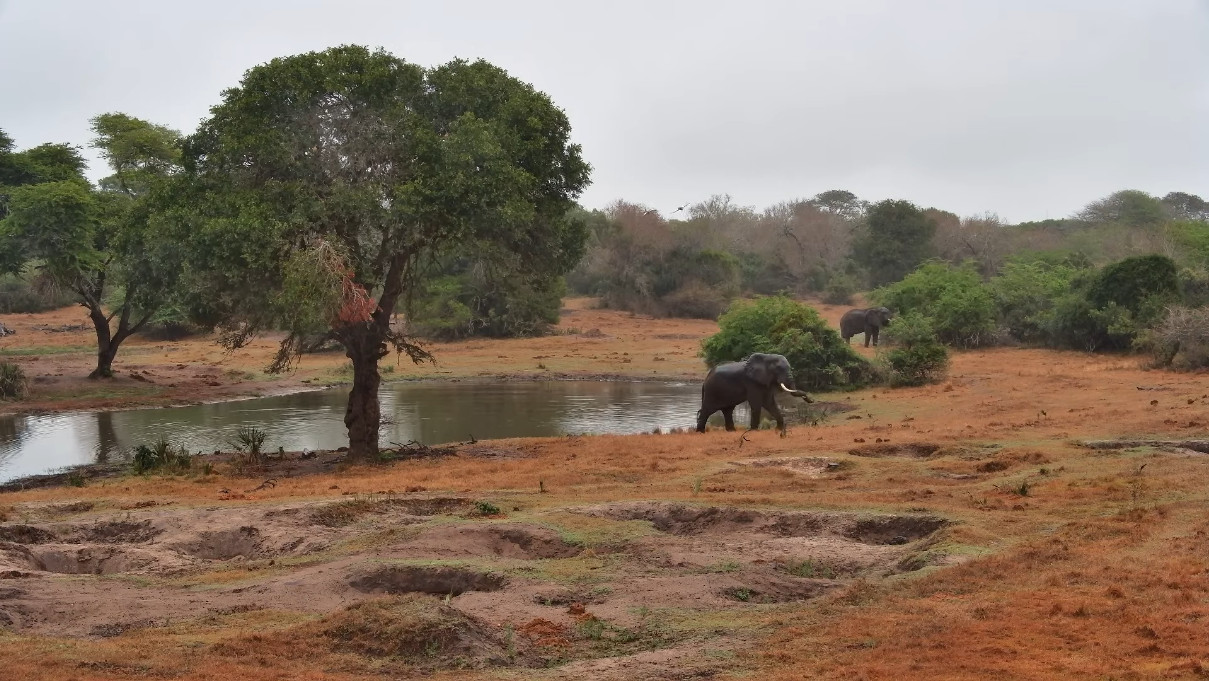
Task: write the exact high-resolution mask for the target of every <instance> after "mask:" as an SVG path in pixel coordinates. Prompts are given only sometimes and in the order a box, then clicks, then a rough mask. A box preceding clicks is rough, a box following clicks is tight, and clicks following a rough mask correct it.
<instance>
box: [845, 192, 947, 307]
mask: <svg viewBox="0 0 1209 681" xmlns="http://www.w3.org/2000/svg"><path fill="white" fill-rule="evenodd" d="M866 221H867V224H866V226H865V229H864V231H863V232H862V233H861V234H860V236H859V237H858V238H857V239H856V240H855V241H854V242H853V244H852V256H853V258H854V259H855V260H856V261H857V263H859V264H860V265H862V266H863V267H864V268H865V269H866V270H867V271H868V272H869V279H870V281H871V282H873V285H874V286H881V285H884V284H888V283H890V282H895V281H898V280H899V279H902V278H903V277H904V276H906V275H907V273H908V272H910V271H911V270H914V269H915V268H916V267H918V266H919V264H920V263H922V262H923V261H924V260H927V259H928V258H929V257H930V256H931V255H932V235H933V234H935V233H936V223H935V222H934V221H933V220H932V219H931V218H929V217H928V216H927V215H926V214H925V213H924V211H922V210H920V209H919V208H918V207H916V206H915V204H913V203H911V202H910V201H889V200H887V201H881V202H879V203H875V204H873V207H872V208H870V209H869V213H868V217H867V219H866Z"/></svg>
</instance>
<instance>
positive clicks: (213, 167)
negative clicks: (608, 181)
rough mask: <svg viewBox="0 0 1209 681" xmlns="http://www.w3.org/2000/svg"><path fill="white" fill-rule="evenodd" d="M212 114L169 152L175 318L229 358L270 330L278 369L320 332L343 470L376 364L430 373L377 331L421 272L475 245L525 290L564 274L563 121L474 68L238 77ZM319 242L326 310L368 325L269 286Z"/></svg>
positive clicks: (369, 406) (322, 55) (373, 430)
mask: <svg viewBox="0 0 1209 681" xmlns="http://www.w3.org/2000/svg"><path fill="white" fill-rule="evenodd" d="M211 113H212V115H211V117H210V118H209V119H207V120H206V121H204V122H203V123H202V125H201V127H200V129H199V130H198V132H197V133H196V134H195V135H193V136H191V137H190V138H189V139H188V140H187V142H186V144H185V154H184V161H183V162H184V165H185V167H186V171H187V172H186V174H185V176H184V177H183V178H182V180H183V181H182V182H181V183H180V184H179V185H177V187H176V190H175V195H176V202H175V206H176V208H175V210H174V211H173V212H171V213H170V215H169V217H170V218H171V221H172V223H173V224H174V226H175V230H176V231H175V235H176V237H177V238H178V239H179V240H180V241H181V242H182V244H183V246H184V247H183V248H181V249H180V250H181V251H182V253H183V254H184V255H185V256H186V257H185V262H184V263H182V269H183V270H184V271H185V277H186V284H187V289H188V290H189V291H190V293H191V295H190V301H191V305H190V307H191V309H192V310H194V311H195V312H196V315H197V316H198V318H199V319H201V320H205V321H206V322H207V323H210V324H216V325H217V324H221V325H223V326H224V327H225V328H226V329H228V330H229V331H232V333H231V334H229V335H228V336H227V337H228V339H229V340H230V345H231V346H238V345H240V344H242V343H244V342H247V341H248V340H249V339H250V338H251V337H252V336H253V335H255V334H256V333H258V332H259V331H261V330H264V329H268V328H274V327H284V330H285V331H286V332H287V336H286V339H285V341H284V342H283V345H282V350H281V353H279V358H280V357H282V356H283V355H289V354H292V353H298V352H301V351H302V350H303V349H305V348H306V347H307V344H306V342H305V340H306V338H307V337H308V336H310V335H311V334H312V333H313V332H314V330H315V327H316V320H319V319H326V320H327V329H326V334H327V335H328V336H330V337H331V338H334V339H335V340H337V341H338V342H340V343H341V344H342V345H343V346H344V348H345V351H346V353H347V354H348V355H349V356H350V358H351V359H352V361H353V368H354V371H353V389H352V391H351V393H350V398H349V406H348V409H347V410H346V416H345V423H346V425H347V426H348V427H349V444H350V448H349V456H350V458H352V459H368V458H370V457H372V456H373V455H374V454H375V453H376V452H377V446H378V426H379V423H380V407H379V404H378V399H377V387H378V384H379V382H380V380H381V377H380V374H379V371H378V366H377V363H378V360H379V359H380V358H381V357H383V356H385V355H386V354H387V353H388V352H389V347H393V348H394V349H396V350H397V351H399V352H406V353H407V354H408V355H409V356H410V357H411V358H412V359H413V360H415V361H422V360H424V359H426V358H429V355H428V353H427V352H426V351H424V349H423V348H422V347H420V346H419V345H417V344H416V343H415V342H414V341H413V340H412V339H411V338H410V337H409V336H408V335H407V334H405V332H404V331H403V330H402V329H401V328H397V327H392V326H391V323H390V317H391V315H392V314H393V312H394V311H395V310H396V309H397V308H398V307H399V306H405V305H406V301H407V300H408V299H410V298H413V297H417V296H419V297H422V296H423V294H424V293H425V290H424V283H425V282H426V281H428V280H429V277H430V276H432V270H431V268H430V266H431V265H432V264H433V263H434V262H439V261H440V260H441V259H442V258H446V257H451V256H459V255H461V256H465V255H467V254H466V253H459V252H458V249H459V248H461V247H463V246H466V247H467V248H471V247H473V248H479V247H481V246H483V245H484V244H488V245H490V246H491V247H492V249H493V250H492V253H507V254H511V255H512V256H515V257H514V258H511V259H509V260H508V261H507V262H508V264H509V267H510V268H516V269H519V270H521V271H523V272H526V273H539V272H547V271H549V270H548V267H549V263H568V265H567V266H568V267H569V266H570V265H569V264H570V263H573V262H574V261H575V260H576V259H577V257H578V253H579V250H578V249H579V246H578V244H579V243H582V239H583V238H584V236H585V232H584V229H583V226H582V224H580V223H578V222H576V221H574V220H571V219H569V214H570V211H571V209H572V207H573V206H574V198H575V197H576V196H577V195H578V194H579V192H580V191H581V190H582V189H583V187H584V186H586V184H587V181H588V172H589V166H588V165H587V164H586V163H585V162H584V161H583V159H582V157H581V154H580V148H579V146H578V145H575V144H572V143H571V142H570V125H569V122H568V120H567V117H566V115H565V114H564V113H563V112H562V111H561V110H559V109H558V108H556V107H555V106H554V105H553V103H552V102H551V101H550V100H549V98H548V97H547V96H546V95H544V94H542V93H540V92H538V91H536V90H534V89H533V88H532V87H531V86H529V85H527V84H525V83H522V82H520V81H518V80H516V79H515V78H513V77H511V76H509V75H508V74H507V73H506V72H504V71H503V70H502V69H499V68H497V67H495V66H493V65H491V64H489V63H487V62H485V61H476V62H466V61H461V60H457V61H453V62H450V63H448V64H445V65H443V66H438V67H435V68H431V69H425V68H422V67H420V66H417V65H415V64H410V63H407V62H405V61H404V60H402V59H399V58H397V57H395V56H393V55H391V54H388V53H386V52H384V51H381V50H378V51H371V50H369V49H366V48H363V47H359V46H342V47H336V48H332V49H329V50H325V51H323V52H311V53H307V54H300V55H295V56H291V57H284V58H279V59H274V60H272V61H271V62H269V63H267V64H263V65H260V66H257V67H255V68H253V69H251V70H249V71H248V72H247V73H246V74H245V76H244V78H243V81H242V82H241V83H240V85H239V86H237V87H234V88H231V89H228V90H226V91H225V92H224V93H223V99H222V101H221V102H220V103H219V104H218V105H217V106H215V107H214V108H213V109H212V110H211ZM577 240H578V241H577ZM318 241H323V242H326V243H328V244H330V245H331V246H332V249H333V250H334V252H335V253H337V254H338V255H339V256H340V258H341V259H342V263H341V264H342V267H341V268H337V269H339V270H340V275H339V277H338V279H339V285H340V296H341V300H342V301H343V304H342V305H341V306H340V308H339V309H340V310H341V311H346V312H356V311H357V309H358V305H359V302H358V301H362V302H363V301H364V300H366V299H368V300H370V301H371V302H372V303H373V309H372V310H371V311H370V314H369V315H368V318H363V316H362V315H358V314H352V315H342V314H337V315H336V316H335V317H334V318H333V317H332V316H331V315H330V314H329V313H330V303H331V302H332V301H333V300H335V295H336V291H335V287H336V281H337V278H330V277H329V278H328V280H327V281H328V285H329V286H330V287H331V288H332V290H331V291H330V292H329V293H328V294H327V295H312V294H313V293H315V292H314V291H310V290H307V289H305V288H304V287H303V288H301V289H300V288H299V287H290V286H287V285H286V284H287V282H286V279H287V278H288V275H289V271H290V262H291V257H292V254H294V253H295V252H297V250H298V249H299V248H305V247H308V244H309V245H312V246H311V247H313V244H315V243H317V242H318ZM332 271H333V272H335V271H336V270H335V269H333V270H332ZM438 278H439V275H438ZM350 285H351V286H350ZM298 290H302V291H303V292H305V293H306V295H295V293H296V292H297V291H298ZM350 294H351V297H350ZM362 295H364V296H365V298H362V297H361V296H362ZM371 295H372V298H371V297H370V296H371ZM291 307H293V308H298V312H297V313H291V314H283V310H289V309H290V308H291ZM467 307H469V306H467ZM350 308H351V309H350ZM271 368H274V369H284V368H285V366H284V364H283V363H281V362H277V363H275V364H274V366H273V367H271Z"/></svg>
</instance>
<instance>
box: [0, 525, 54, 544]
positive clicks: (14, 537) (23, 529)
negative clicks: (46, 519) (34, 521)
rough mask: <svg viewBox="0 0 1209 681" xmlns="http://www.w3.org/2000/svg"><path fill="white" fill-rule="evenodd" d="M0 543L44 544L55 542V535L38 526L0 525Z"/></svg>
mask: <svg viewBox="0 0 1209 681" xmlns="http://www.w3.org/2000/svg"><path fill="white" fill-rule="evenodd" d="M0 541H9V542H13V543H15V544H44V543H46V542H52V541H55V535H54V533H52V532H50V531H49V530H45V529H42V528H41V527H38V526H36V525H0Z"/></svg>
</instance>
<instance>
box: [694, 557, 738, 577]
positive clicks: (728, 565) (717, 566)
mask: <svg viewBox="0 0 1209 681" xmlns="http://www.w3.org/2000/svg"><path fill="white" fill-rule="evenodd" d="M742 567H743V566H742V565H740V564H739V563H738V562H737V561H733V560H728V561H724V562H721V563H714V564H713V565H707V566H706V567H705V569H704V570H703V572H706V573H708V574H723V573H728V572H738V571H739V570H740V569H742Z"/></svg>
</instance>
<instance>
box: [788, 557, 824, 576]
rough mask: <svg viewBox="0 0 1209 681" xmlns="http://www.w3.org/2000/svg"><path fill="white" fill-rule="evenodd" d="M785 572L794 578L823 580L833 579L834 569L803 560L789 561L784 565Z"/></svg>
mask: <svg viewBox="0 0 1209 681" xmlns="http://www.w3.org/2000/svg"><path fill="white" fill-rule="evenodd" d="M785 571H786V572H788V573H789V574H791V575H793V576H794V577H822V578H823V579H835V568H833V567H831V566H830V565H825V564H822V563H819V562H817V561H814V560H812V559H810V558H807V559H805V560H790V561H787V562H786V563H785Z"/></svg>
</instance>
